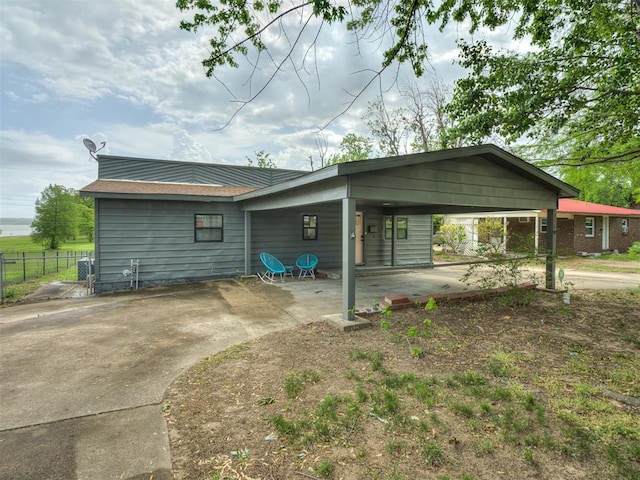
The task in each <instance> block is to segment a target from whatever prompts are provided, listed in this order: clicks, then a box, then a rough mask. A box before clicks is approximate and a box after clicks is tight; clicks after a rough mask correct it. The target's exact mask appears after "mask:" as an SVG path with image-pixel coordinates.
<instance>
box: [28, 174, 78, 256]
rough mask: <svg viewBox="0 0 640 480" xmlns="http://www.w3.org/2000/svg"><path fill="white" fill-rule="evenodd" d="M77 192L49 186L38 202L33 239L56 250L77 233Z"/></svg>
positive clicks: (60, 186) (58, 186)
mask: <svg viewBox="0 0 640 480" xmlns="http://www.w3.org/2000/svg"><path fill="white" fill-rule="evenodd" d="M74 196H75V192H74V191H73V190H72V189H69V188H65V187H63V186H62V185H49V186H48V187H47V188H45V189H44V190H43V191H42V194H41V195H40V198H39V199H38V200H36V216H35V219H34V220H33V223H32V224H31V228H32V230H33V233H32V234H31V238H32V239H33V241H34V242H36V243H42V244H43V245H46V246H47V248H49V249H51V250H56V249H57V248H58V247H59V246H60V244H61V243H62V242H64V241H65V240H66V239H67V238H71V237H72V236H73V235H74V234H75V232H76V201H75V198H74Z"/></svg>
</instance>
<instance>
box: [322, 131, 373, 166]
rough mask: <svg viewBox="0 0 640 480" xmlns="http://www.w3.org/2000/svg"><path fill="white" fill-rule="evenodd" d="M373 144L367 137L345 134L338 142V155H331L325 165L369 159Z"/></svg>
mask: <svg viewBox="0 0 640 480" xmlns="http://www.w3.org/2000/svg"><path fill="white" fill-rule="evenodd" d="M372 153H373V144H372V143H371V140H370V139H368V138H367V137H363V136H361V135H356V134H354V133H347V134H346V135H345V136H344V137H342V141H341V142H340V153H337V154H334V155H332V156H331V157H330V158H329V160H328V161H327V165H335V164H336V163H346V162H357V161H358V160H366V159H367V158H371V155H372Z"/></svg>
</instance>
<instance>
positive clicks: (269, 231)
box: [251, 203, 342, 273]
mask: <svg viewBox="0 0 640 480" xmlns="http://www.w3.org/2000/svg"><path fill="white" fill-rule="evenodd" d="M303 215H317V216H318V239H317V240H303V239H302V217H303ZM341 215H342V210H341V206H340V203H327V204H319V205H309V206H308V207H304V208H291V209H279V210H267V211H261V212H252V213H251V226H252V228H251V232H252V234H251V251H252V257H251V265H252V270H251V272H252V273H255V272H258V271H261V270H264V267H263V266H262V263H261V262H260V258H259V255H260V253H261V252H268V253H271V254H272V255H275V256H276V257H277V258H278V259H280V261H282V262H283V263H284V264H286V265H295V261H296V258H298V256H300V255H302V254H305V253H312V254H314V255H316V256H317V257H318V268H320V269H322V268H339V267H340V266H341V265H342V237H341V231H342V217H341Z"/></svg>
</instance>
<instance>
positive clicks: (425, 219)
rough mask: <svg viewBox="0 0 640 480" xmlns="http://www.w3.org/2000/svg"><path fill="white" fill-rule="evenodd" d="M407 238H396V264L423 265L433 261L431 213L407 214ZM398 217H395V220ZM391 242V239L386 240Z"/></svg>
mask: <svg viewBox="0 0 640 480" xmlns="http://www.w3.org/2000/svg"><path fill="white" fill-rule="evenodd" d="M399 217H402V218H407V237H408V238H407V239H406V240H396V245H397V258H396V265H398V266H401V265H424V264H430V263H433V256H432V252H433V248H432V244H431V239H432V237H431V230H432V221H431V219H432V217H431V215H407V216H406V217H405V216H402V215H400V216H399ZM397 218H398V217H396V220H397ZM387 241H388V242H389V243H391V240H387Z"/></svg>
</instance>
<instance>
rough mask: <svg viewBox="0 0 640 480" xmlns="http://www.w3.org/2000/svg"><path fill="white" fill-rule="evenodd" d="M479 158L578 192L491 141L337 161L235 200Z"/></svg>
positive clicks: (565, 192) (564, 193)
mask: <svg viewBox="0 0 640 480" xmlns="http://www.w3.org/2000/svg"><path fill="white" fill-rule="evenodd" d="M474 157H478V158H482V159H484V160H487V161H490V162H492V163H495V164H497V165H500V166H501V167H504V168H506V169H508V170H510V171H513V172H517V173H518V174H519V175H521V176H523V177H526V178H529V179H530V180H532V181H534V182H536V183H538V184H540V185H544V186H545V187H546V188H548V189H549V190H553V191H556V192H557V193H558V197H560V198H565V197H575V196H577V195H578V193H580V191H579V190H578V189H576V188H575V187H572V186H571V185H569V184H568V183H565V182H563V181H562V180H559V179H557V178H556V177H554V176H553V175H550V174H548V173H546V172H544V171H543V170H541V169H539V168H538V167H536V166H535V165H532V164H530V163H528V162H526V161H524V160H522V159H521V158H518V157H516V156H515V155H512V154H510V153H509V152H507V151H505V150H503V149H501V148H499V147H497V146H495V145H492V144H486V145H477V146H473V147H462V148H452V149H448V150H436V151H432V152H422V153H413V154H409V155H399V156H395V157H385V158H373V159H369V160H360V161H357V162H347V163H339V164H336V165H331V166H329V167H325V168H323V169H321V170H317V171H315V172H310V173H307V174H306V175H301V176H299V177H297V178H293V179H291V180H288V181H286V182H282V183H279V184H275V185H271V186H268V187H264V188H261V189H259V190H256V191H254V192H249V193H247V194H243V195H241V196H240V197H239V198H237V200H248V199H251V198H256V197H261V196H263V195H269V194H273V193H278V192H281V191H284V190H288V189H290V188H295V187H301V186H305V185H309V184H312V183H316V182H319V181H322V180H327V179H330V178H335V177H341V176H348V175H354V174H358V173H365V172H374V171H378V170H384V169H389V168H396V167H402V166H408V165H417V164H421V163H431V162H440V161H443V160H456V159H461V158H474Z"/></svg>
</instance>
